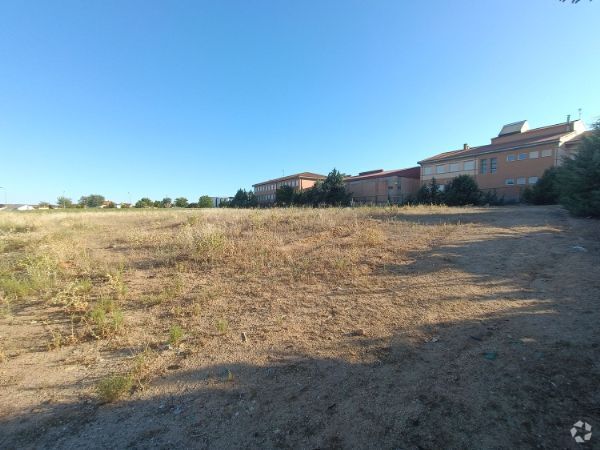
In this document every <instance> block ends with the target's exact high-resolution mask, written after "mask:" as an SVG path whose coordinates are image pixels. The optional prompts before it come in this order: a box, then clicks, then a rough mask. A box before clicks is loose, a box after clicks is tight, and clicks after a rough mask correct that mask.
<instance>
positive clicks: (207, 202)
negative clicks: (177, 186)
mask: <svg viewBox="0 0 600 450" xmlns="http://www.w3.org/2000/svg"><path fill="white" fill-rule="evenodd" d="M212 207H213V201H212V198H210V197H209V196H208V195H203V196H202V197H200V198H199V199H198V208H212Z"/></svg>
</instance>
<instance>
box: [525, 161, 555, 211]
mask: <svg viewBox="0 0 600 450" xmlns="http://www.w3.org/2000/svg"><path fill="white" fill-rule="evenodd" d="M559 172H560V169H559V168H557V167H551V168H549V169H546V171H545V172H544V174H543V175H542V176H541V177H540V179H539V180H537V182H536V183H535V184H534V185H533V186H527V188H525V190H524V191H523V195H522V196H521V199H522V200H523V201H524V202H526V203H531V204H534V205H555V204H557V203H558V198H559V196H560V185H559V180H558V174H559Z"/></svg>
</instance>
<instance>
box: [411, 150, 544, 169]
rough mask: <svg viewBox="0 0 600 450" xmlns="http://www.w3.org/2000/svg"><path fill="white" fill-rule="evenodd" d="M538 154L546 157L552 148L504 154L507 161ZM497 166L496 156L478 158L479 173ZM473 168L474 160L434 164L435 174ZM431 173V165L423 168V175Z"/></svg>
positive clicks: (519, 159)
mask: <svg viewBox="0 0 600 450" xmlns="http://www.w3.org/2000/svg"><path fill="white" fill-rule="evenodd" d="M540 156H541V157H542V158H546V157H548V156H552V150H551V149H548V150H542V151H541V152H540V151H539V150H534V151H531V152H523V153H518V154H515V153H511V154H509V155H506V160H507V161H509V162H510V161H517V160H518V161H523V160H525V159H537V158H540ZM497 167H498V159H497V158H489V159H480V160H479V173H482V174H483V173H496V170H497ZM474 169H475V161H472V160H471V161H463V162H457V163H450V164H440V165H438V166H435V173H436V174H443V173H452V172H461V171H463V170H465V171H468V170H474ZM432 174H433V167H431V166H429V167H424V168H423V175H432Z"/></svg>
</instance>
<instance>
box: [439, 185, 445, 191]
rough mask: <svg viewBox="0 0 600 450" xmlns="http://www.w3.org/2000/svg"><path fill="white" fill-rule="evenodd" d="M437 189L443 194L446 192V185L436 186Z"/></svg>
mask: <svg viewBox="0 0 600 450" xmlns="http://www.w3.org/2000/svg"><path fill="white" fill-rule="evenodd" d="M438 189H439V191H440V192H444V191H445V190H446V185H445V184H440V185H439V186H438Z"/></svg>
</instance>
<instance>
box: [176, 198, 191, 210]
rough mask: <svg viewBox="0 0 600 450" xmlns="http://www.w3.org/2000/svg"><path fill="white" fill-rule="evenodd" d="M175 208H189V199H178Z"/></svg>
mask: <svg viewBox="0 0 600 450" xmlns="http://www.w3.org/2000/svg"><path fill="white" fill-rule="evenodd" d="M175 206H176V207H177V208H187V206H188V199H187V198H185V197H178V198H176V199H175Z"/></svg>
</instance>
